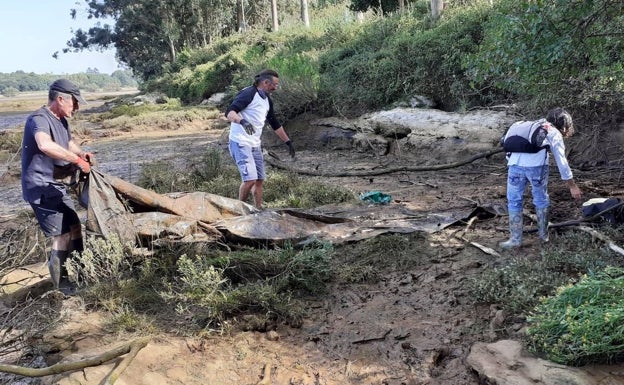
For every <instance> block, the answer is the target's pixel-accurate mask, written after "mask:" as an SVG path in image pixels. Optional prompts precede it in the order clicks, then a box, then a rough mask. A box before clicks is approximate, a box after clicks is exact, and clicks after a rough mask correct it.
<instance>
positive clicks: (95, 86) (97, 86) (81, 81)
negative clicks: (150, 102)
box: [0, 69, 138, 96]
mask: <svg viewBox="0 0 624 385" xmlns="http://www.w3.org/2000/svg"><path fill="white" fill-rule="evenodd" d="M60 77H64V78H67V79H69V80H71V81H73V82H74V83H76V85H78V87H80V88H81V89H82V90H85V91H89V92H94V91H115V90H119V89H121V88H124V87H137V85H138V84H137V81H136V80H135V79H134V78H133V76H132V72H131V71H129V70H117V71H115V72H113V73H112V74H111V75H108V74H101V73H99V72H98V70H97V69H93V70H90V71H87V72H85V73H80V74H72V75H55V74H42V75H40V74H35V73H32V72H31V73H26V72H24V71H16V72H12V73H0V94H2V95H5V96H13V95H9V93H13V94H15V93H17V92H29V91H46V90H47V89H48V87H50V84H52V82H54V81H55V80H56V79H58V78H60Z"/></svg>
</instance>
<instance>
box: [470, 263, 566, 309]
mask: <svg viewBox="0 0 624 385" xmlns="http://www.w3.org/2000/svg"><path fill="white" fill-rule="evenodd" d="M566 282H568V277H567V276H565V275H564V274H562V273H560V272H557V271H553V270H552V269H551V268H550V266H548V264H547V263H544V262H543V261H529V260H526V259H515V260H513V261H511V263H509V264H508V265H507V266H503V267H499V268H494V269H490V270H487V271H485V272H484V273H483V274H481V275H479V276H478V277H475V278H472V279H471V280H470V281H469V289H470V291H471V292H472V295H473V296H474V298H475V300H476V301H478V302H485V303H495V304H499V305H501V307H502V308H503V309H505V310H507V311H509V312H511V313H513V314H518V313H523V312H525V311H528V310H530V309H531V308H533V306H535V305H536V304H537V302H538V301H539V298H540V297H542V296H546V295H549V294H550V293H552V292H553V291H554V290H555V288H556V287H558V286H560V285H563V284H565V283H566Z"/></svg>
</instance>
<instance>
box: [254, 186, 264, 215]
mask: <svg viewBox="0 0 624 385" xmlns="http://www.w3.org/2000/svg"><path fill="white" fill-rule="evenodd" d="M263 182H264V181H263V180H262V179H258V180H256V183H254V185H253V188H252V189H251V193H252V194H253V198H254V205H255V206H256V208H257V209H261V208H262V190H263Z"/></svg>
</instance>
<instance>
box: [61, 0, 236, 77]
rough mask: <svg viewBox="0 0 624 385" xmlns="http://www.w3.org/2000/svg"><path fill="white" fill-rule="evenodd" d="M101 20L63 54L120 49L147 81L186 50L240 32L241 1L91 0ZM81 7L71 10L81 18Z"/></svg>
mask: <svg viewBox="0 0 624 385" xmlns="http://www.w3.org/2000/svg"><path fill="white" fill-rule="evenodd" d="M85 2H86V5H87V7H88V9H87V12H88V17H89V18H94V19H102V20H110V19H112V20H113V21H114V26H113V25H111V24H100V23H99V22H98V23H97V24H96V25H95V26H94V27H92V28H89V29H88V30H87V31H85V30H82V29H78V30H77V31H75V32H74V36H73V37H72V39H71V40H69V41H68V42H67V46H68V48H65V49H64V50H63V52H69V51H74V52H75V51H82V50H85V49H106V48H109V47H111V46H114V47H115V48H116V49H117V59H118V60H119V61H120V62H122V63H125V64H127V65H128V66H129V67H130V68H131V69H132V70H133V71H134V73H135V74H137V75H139V76H140V77H142V78H144V79H148V78H151V77H154V76H158V75H160V74H161V73H162V71H163V68H164V64H166V63H171V62H173V61H174V60H175V58H176V56H177V53H178V52H180V51H181V50H183V49H189V48H190V49H194V48H200V47H203V46H205V45H207V44H209V43H210V42H211V40H212V37H213V36H221V35H223V34H224V30H227V29H231V30H235V29H236V26H235V20H236V19H235V13H234V10H235V4H236V1H235V0H185V1H178V0H85ZM76 13H77V10H76V9H73V10H72V11H71V15H72V17H75V16H76Z"/></svg>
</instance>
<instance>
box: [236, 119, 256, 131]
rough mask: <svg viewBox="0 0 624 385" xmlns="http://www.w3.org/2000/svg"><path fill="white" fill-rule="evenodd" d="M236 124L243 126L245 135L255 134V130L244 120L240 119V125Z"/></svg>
mask: <svg viewBox="0 0 624 385" xmlns="http://www.w3.org/2000/svg"><path fill="white" fill-rule="evenodd" d="M238 124H240V125H241V126H243V128H244V129H245V132H246V133H247V135H253V134H255V133H256V129H255V128H254V126H252V124H251V123H249V122H248V121H246V120H245V119H241V121H240V123H238Z"/></svg>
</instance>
